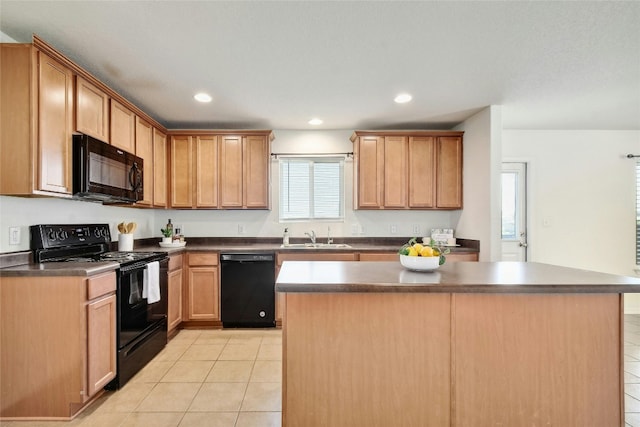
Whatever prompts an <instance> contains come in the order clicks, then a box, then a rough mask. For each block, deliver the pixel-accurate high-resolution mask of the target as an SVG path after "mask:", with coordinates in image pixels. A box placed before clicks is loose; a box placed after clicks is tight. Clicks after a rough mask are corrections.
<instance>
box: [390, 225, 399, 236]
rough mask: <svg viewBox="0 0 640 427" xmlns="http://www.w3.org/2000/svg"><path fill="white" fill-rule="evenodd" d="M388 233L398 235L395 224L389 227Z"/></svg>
mask: <svg viewBox="0 0 640 427" xmlns="http://www.w3.org/2000/svg"><path fill="white" fill-rule="evenodd" d="M389 231H390V232H391V234H398V226H397V225H395V224H391V227H389Z"/></svg>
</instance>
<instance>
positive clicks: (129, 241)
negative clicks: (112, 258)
mask: <svg viewBox="0 0 640 427" xmlns="http://www.w3.org/2000/svg"><path fill="white" fill-rule="evenodd" d="M118 250H119V251H121V252H128V251H132V250H133V234H132V233H121V234H119V235H118Z"/></svg>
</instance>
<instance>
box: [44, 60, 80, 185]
mask: <svg viewBox="0 0 640 427" xmlns="http://www.w3.org/2000/svg"><path fill="white" fill-rule="evenodd" d="M72 123H73V74H72V73H71V70H69V69H68V68H66V67H64V66H62V65H61V64H60V63H58V62H57V61H54V60H53V59H51V58H50V57H48V56H47V55H45V54H43V53H42V52H38V164H39V166H40V167H39V174H38V183H39V185H38V189H39V190H43V191H51V192H55V193H64V194H71V192H72V188H71V185H72V184H71V167H72V165H71V161H72V157H71V156H72V153H71V146H72V137H71V133H72Z"/></svg>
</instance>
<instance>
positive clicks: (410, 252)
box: [407, 246, 418, 256]
mask: <svg viewBox="0 0 640 427" xmlns="http://www.w3.org/2000/svg"><path fill="white" fill-rule="evenodd" d="M407 255H409V256H418V251H416V248H414V247H413V246H412V247H410V248H409V253H408V254H407Z"/></svg>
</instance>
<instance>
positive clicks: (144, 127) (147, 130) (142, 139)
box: [135, 117, 154, 206]
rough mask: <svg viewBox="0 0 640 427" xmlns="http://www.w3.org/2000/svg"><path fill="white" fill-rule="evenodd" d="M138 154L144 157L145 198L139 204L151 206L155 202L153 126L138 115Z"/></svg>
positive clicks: (143, 189) (143, 181)
mask: <svg viewBox="0 0 640 427" xmlns="http://www.w3.org/2000/svg"><path fill="white" fill-rule="evenodd" d="M135 145H136V156H138V157H140V158H142V161H143V169H142V173H143V176H142V191H143V199H142V200H140V201H138V202H137V204H140V205H145V206H151V205H152V204H153V174H154V172H153V169H154V162H153V127H152V126H151V125H150V124H149V123H147V122H145V121H144V120H142V119H141V118H140V117H136V144H135Z"/></svg>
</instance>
